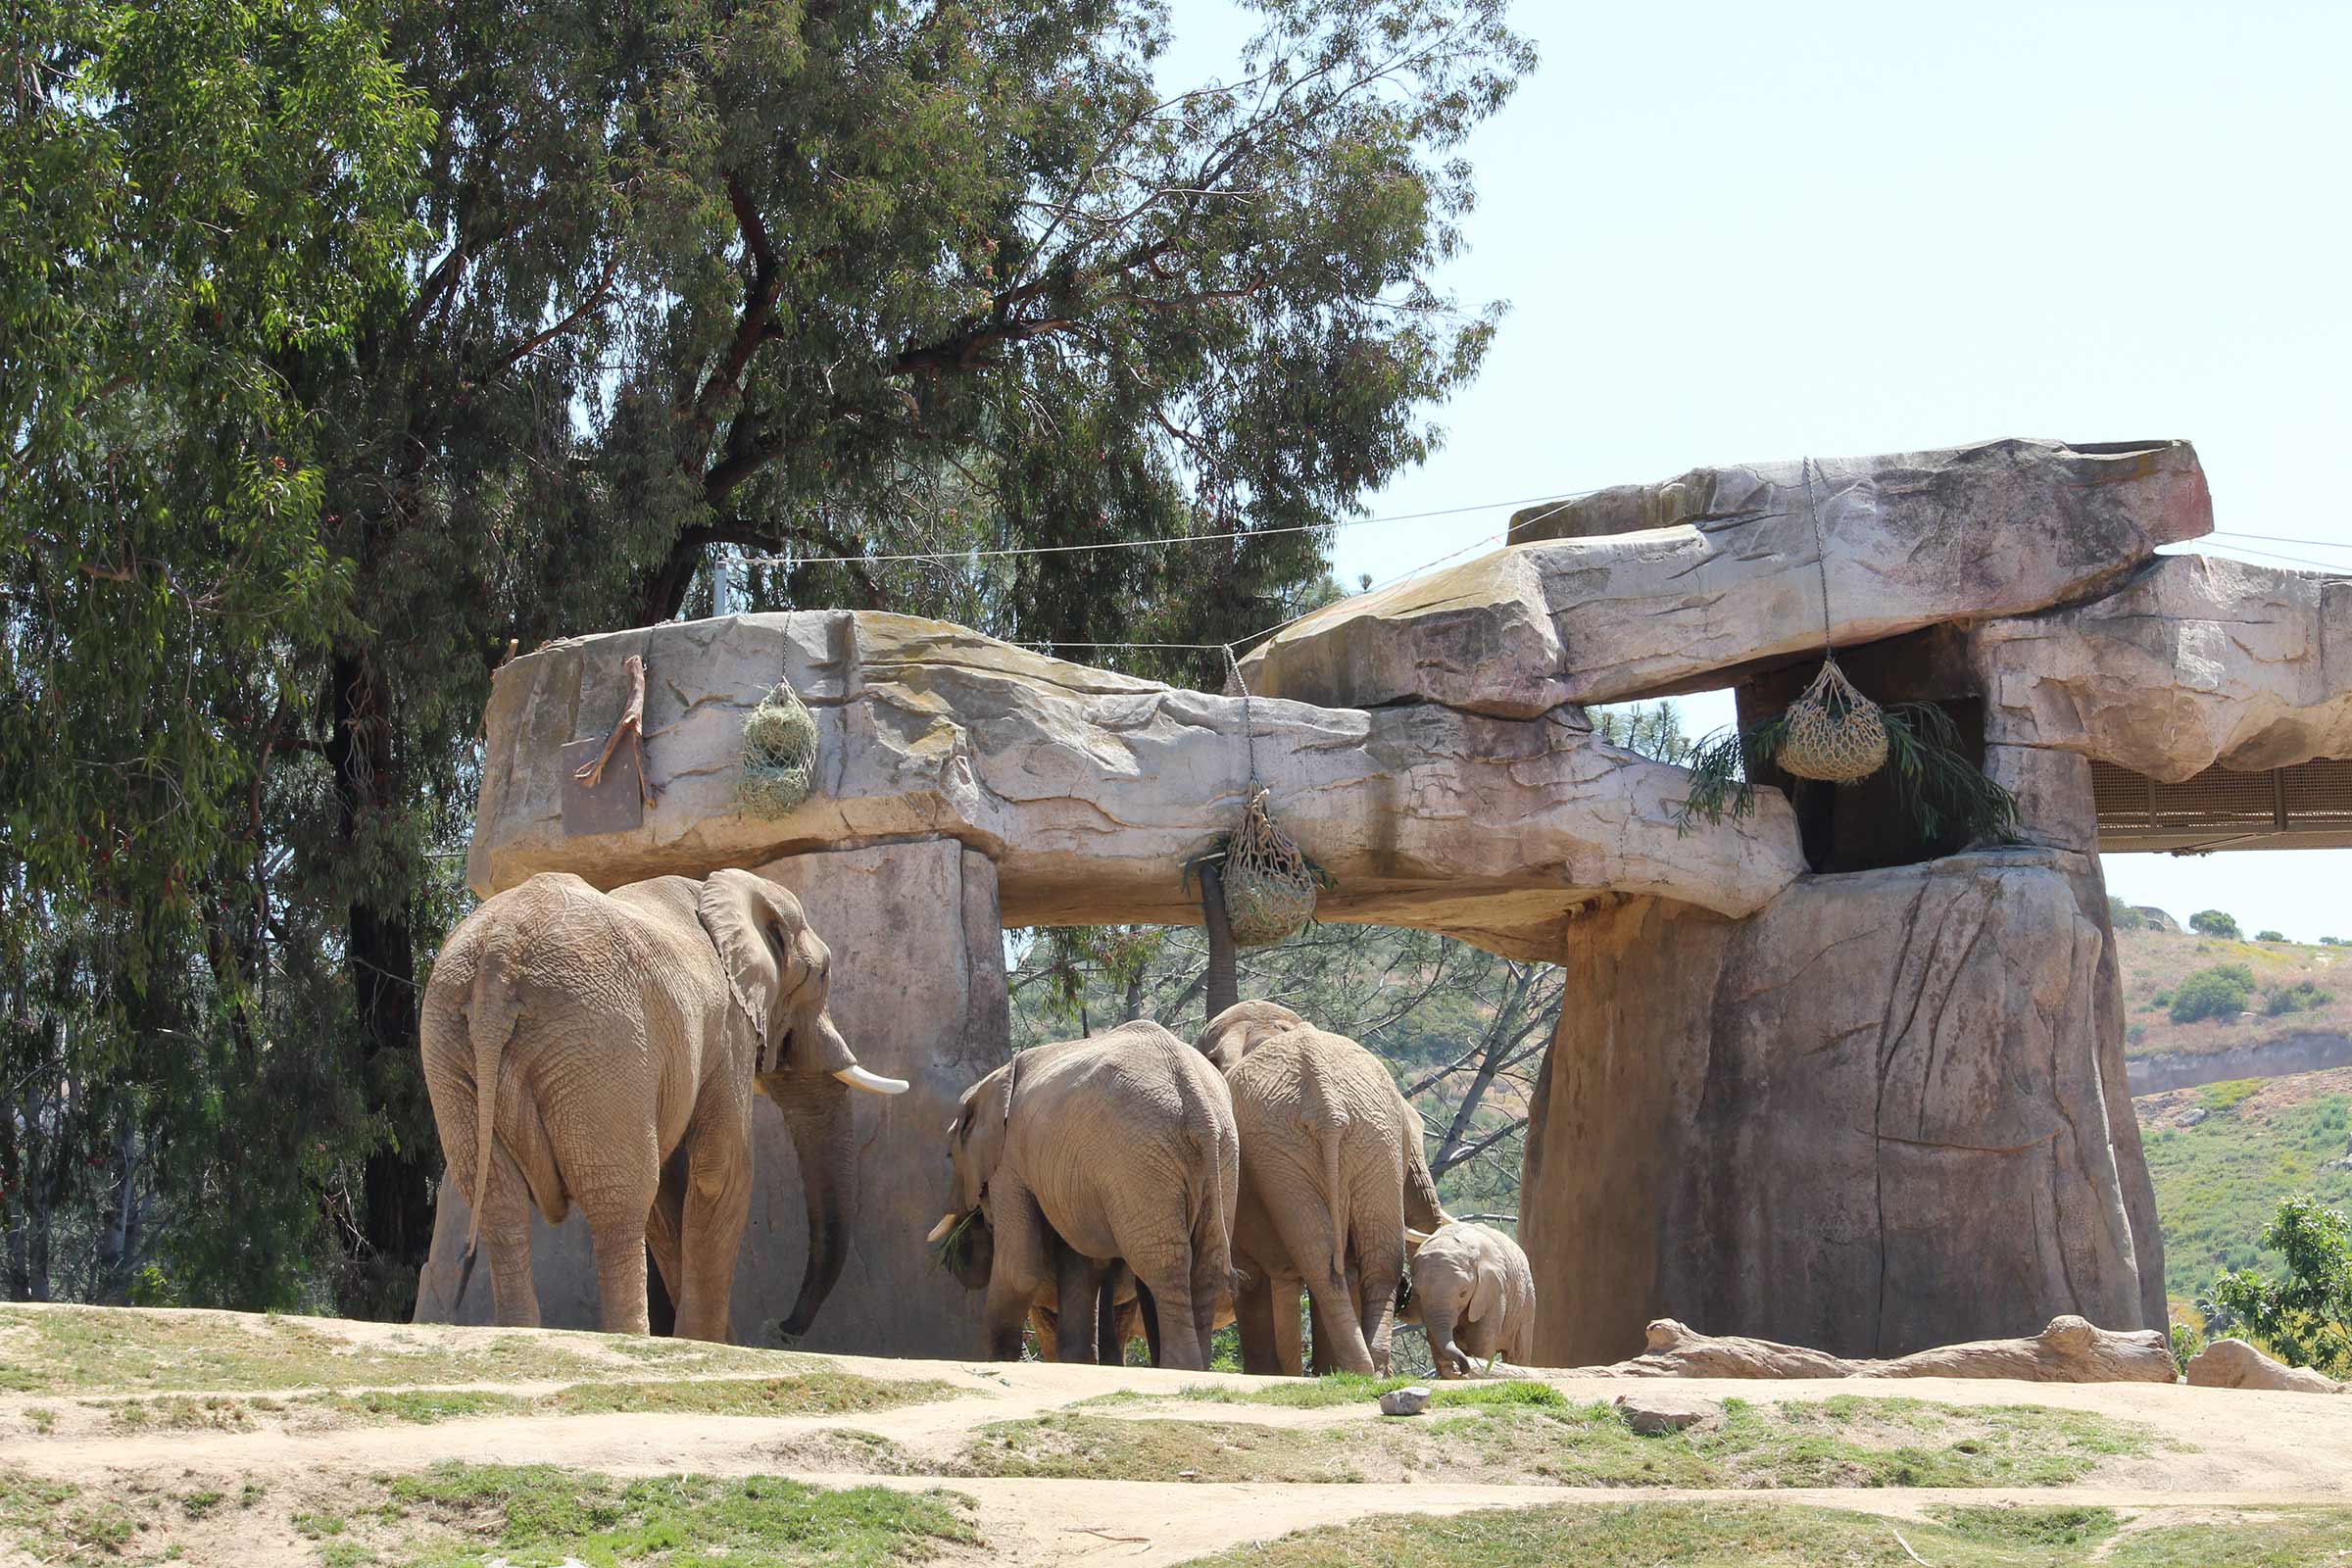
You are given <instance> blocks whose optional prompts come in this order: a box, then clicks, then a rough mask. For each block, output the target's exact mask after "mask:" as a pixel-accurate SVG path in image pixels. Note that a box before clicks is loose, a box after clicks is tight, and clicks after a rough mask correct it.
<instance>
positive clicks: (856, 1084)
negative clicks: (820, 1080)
mask: <svg viewBox="0 0 2352 1568" xmlns="http://www.w3.org/2000/svg"><path fill="white" fill-rule="evenodd" d="M833 1076H834V1077H836V1078H838V1079H840V1080H841V1081H842V1082H843V1083H845V1084H848V1085H849V1086H850V1087H851V1088H852V1089H862V1090H864V1091H865V1092H866V1093H867V1094H869V1095H903V1094H905V1093H906V1092H907V1080H906V1079H904V1078H885V1077H883V1076H882V1075H881V1074H880V1073H878V1072H867V1071H866V1070H865V1069H864V1068H863V1067H860V1066H858V1065H857V1064H856V1063H854V1062H853V1063H852V1064H851V1065H849V1066H847V1067H844V1068H842V1069H841V1071H839V1072H837V1073H835V1074H834V1075H833Z"/></svg>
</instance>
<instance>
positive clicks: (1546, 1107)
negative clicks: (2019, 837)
mask: <svg viewBox="0 0 2352 1568" xmlns="http://www.w3.org/2000/svg"><path fill="white" fill-rule="evenodd" d="M2103 899H2104V892H2103V889H2101V888H2100V886H2099V885H2098V882H2097V878H2096V875H2095V872H2094V871H2092V870H2091V869H2090V868H2089V867H2088V866H2086V865H2084V864H2082V862H2081V861H2080V860H2079V859H2078V858H2074V857H2069V856H2065V855H2061V854H2057V853H2054V852H2049V851H2040V850H2018V851H1999V852H1990V853H1980V854H1972V855H1963V856H1955V857H1952V858H1947V859H1942V860H1936V861H1931V862H1929V863H1926V864H1923V865H1915V866H1902V867H1896V868H1892V869H1887V870H1880V871H1864V872H1855V873H1850V874H1847V875H1843V876H1834V877H1817V878H1811V879H1808V880H1806V881H1803V882H1800V883H1798V884H1797V885H1796V886H1794V887H1792V888H1790V889H1789V892H1788V893H1786V894H1784V895H1782V897H1781V898H1780V899H1778V900H1776V901H1774V903H1773V904H1771V905H1770V906H1768V907H1766V908H1764V909H1763V910H1762V911H1760V912H1758V913H1757V914H1755V915H1753V916H1750V917H1748V918H1747V919H1745V920H1729V919H1725V918H1723V917H1722V916H1719V915H1714V914H1709V913H1706V912H1703V911H1699V910H1694V909H1691V908H1690V907H1686V906H1677V905H1670V904H1666V903H1664V902H1662V901H1658V900H1652V899H1632V900H1626V901H1623V902H1621V903H1618V904H1616V905H1615V906H1613V907H1606V908H1600V909H1595V910H1594V911H1593V912H1592V913H1589V914H1587V915H1585V916H1583V917H1582V918H1581V919H1580V920H1579V921H1578V922H1577V925H1576V928H1575V930H1574V931H1573V932H1572V934H1571V938H1570V941H1569V943H1568V951H1567V964H1568V971H1569V973H1568V986H1567V995H1568V998H1569V999H1570V1000H1569V1002H1568V1004H1567V1005H1564V1006H1563V1007H1562V1008H1561V1015H1560V1022H1559V1028H1558V1031H1557V1033H1556V1035H1555V1036H1554V1039H1553V1044H1552V1049H1551V1052H1550V1054H1549V1055H1548V1056H1547V1057H1546V1058H1545V1062H1544V1072H1543V1076H1542V1078H1541V1080H1540V1082H1539V1085H1538V1089H1537V1098H1536V1103H1535V1106H1534V1119H1533V1121H1532V1123H1531V1125H1530V1128H1529V1132H1528V1146H1527V1149H1528V1152H1527V1169H1526V1179H1525V1183H1524V1186H1523V1189H1522V1191H1521V1194H1520V1208H1519V1212H1520V1232H1519V1234H1520V1239H1521V1241H1522V1243H1523V1245H1524V1246H1525V1247H1526V1249H1527V1251H1528V1256H1529V1258H1530V1260H1531V1262H1532V1263H1533V1265H1534V1267H1535V1271H1536V1297H1537V1299H1538V1300H1540V1301H1541V1302H1543V1313H1542V1317H1541V1321H1540V1323H1539V1327H1538V1357H1537V1358H1538V1359H1539V1360H1540V1361H1541V1362H1542V1363H1544V1364H1545V1365H1550V1366H1574V1365H1579V1364H1584V1363H1593V1362H1601V1361H1607V1360H1612V1359H1615V1358H1617V1357H1619V1356H1622V1355H1625V1354H1629V1353H1631V1352H1632V1351H1633V1350H1634V1349H1635V1348H1636V1346H1637V1345H1638V1344H1639V1343H1640V1335H1641V1327H1640V1325H1641V1324H1642V1323H1643V1322H1645V1321H1647V1320H1648V1319H1650V1318H1653V1317H1664V1316H1670V1315H1671V1316H1677V1317H1683V1318H1696V1319H1698V1320H1699V1321H1702V1322H1707V1323H1711V1324H1722V1325H1726V1326H1731V1327H1735V1328H1736V1329H1737V1330H1738V1332H1740V1333H1741V1334H1747V1335H1755V1336H1760V1337H1763V1338H1768V1339H1772V1340H1777V1341H1781V1342H1785V1343H1789V1344H1797V1345H1808V1346H1814V1347H1817V1348H1821V1349H1823V1350H1826V1351H1829V1352H1831V1353H1833V1354H1837V1355H1843V1356H1889V1355H1900V1354H1903V1353H1905V1352H1908V1351H1911V1350H1917V1349H1923V1348H1928V1347H1930V1346H1935V1345H1944V1344H1950V1343H1952V1342H1955V1341H1960V1340H1966V1339H1971V1338H1978V1337H1985V1336H1987V1335H1999V1334H2004V1333H2006V1334H2022V1333H2028V1332H2031V1331H2032V1330H2033V1329H2034V1326H2036V1325H2039V1324H2043V1323H2046V1322H2048V1321H2049V1319H2050V1318H2052V1317H2053V1316H2056V1315H2058V1314H2060V1313H2065V1312H2077V1313H2081V1314H2082V1315H2084V1316H2086V1317H2090V1318H2093V1319H2095V1320H2098V1321H2101V1322H2105V1323H2112V1324H2119V1325H2125V1326H2136V1325H2138V1324H2142V1323H2160V1322H2162V1321H2163V1310H2164V1299H2163V1286H2162V1278H2161V1269H2160V1268H2152V1267H2151V1266H2150V1265H2151V1263H2152V1262H2153V1260H2154V1259H2156V1258H2157V1257H2159V1256H2160V1255H2161V1253H2160V1247H2161V1244H2160V1243H2159V1241H2158V1239H2157V1232H2156V1226H2155V1214H2154V1202H2153V1198H2152V1194H2151V1193H2150V1191H2149V1189H2148V1185H2147V1176H2146V1170H2145V1165H2144V1162H2143V1161H2142V1159H2141V1157H2140V1152H2139V1141H2138V1131H2137V1128H2136V1126H2135V1125H2134V1124H2133V1122H2132V1120H2131V1103H2130V1101H2129V1099H2128V1097H2127V1093H2126V1084H2125V1075H2124V1065H2123V1039H2122V1028H2121V1021H2120V1012H2119V1006H2120V1004H2119V999H2118V995H2117V983H2116V976H2115V970H2114V965H2113V959H2112V956H2111V953H2110V952H2109V949H2110V946H2111V942H2110V938H2109V936H2108V933H2107V930H2106V926H2105V922H2104V906H2103V902H2101V901H2103Z"/></svg>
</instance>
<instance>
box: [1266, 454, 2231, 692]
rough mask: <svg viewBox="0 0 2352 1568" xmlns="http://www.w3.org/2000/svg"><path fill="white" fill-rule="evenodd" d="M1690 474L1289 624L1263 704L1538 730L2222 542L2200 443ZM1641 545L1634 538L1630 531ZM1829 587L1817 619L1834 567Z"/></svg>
mask: <svg viewBox="0 0 2352 1568" xmlns="http://www.w3.org/2000/svg"><path fill="white" fill-rule="evenodd" d="M1812 492H1813V503H1812V511H1813V514H1814V515H1808V509H1807V503H1806V486H1805V483H1804V479H1803V476H1802V475H1801V474H1800V472H1799V466H1798V465H1797V464H1795V463H1768V464H1754V465H1747V466H1740V467H1724V468H1694V469H1692V470H1691V472H1689V473H1686V474H1684V475H1682V476H1681V477H1680V478H1676V479H1671V480H1668V481H1666V482H1665V483H1663V484H1659V485H1649V486H1635V487H1628V488H1626V489H1621V490H1613V491H1603V492H1601V493H1600V494H1599V495H1596V496H1593V497H1590V498H1588V499H1586V500H1583V501H1580V502H1575V503H1571V504H1568V505H1566V506H1562V507H1557V508H1551V509H1544V508H1538V509H1534V510H1533V511H1532V512H1531V513H1527V514H1522V515H1521V517H1522V520H1521V521H1520V522H1519V524H1518V525H1517V526H1514V528H1513V529H1512V534H1511V537H1512V540H1513V541H1514V542H1513V543H1512V544H1511V545H1510V546H1509V547H1508V548H1506V549H1503V550H1498V551H1495V552H1494V553H1492V554H1489V555H1485V556H1481V557H1479V558H1477V559H1475V560H1472V561H1469V562H1466V563H1464V564H1461V565H1459V566H1453V567H1449V568H1446V569H1445V570H1442V571H1435V572H1431V573H1429V574H1427V575H1425V576H1422V577H1418V578H1415V579H1413V580H1412V581H1410V582H1406V583H1402V584H1399V585H1398V586H1397V587H1394V588H1388V589H1384V590H1382V591H1380V592H1378V593H1371V594H1362V595H1358V596H1357V597H1355V598H1353V599H1348V600H1343V601H1342V602H1341V603H1339V604H1337V605H1334V606H1332V607H1331V608H1330V609H1328V610H1324V611H1320V612H1318V613H1315V614H1312V615H1309V616H1307V617H1306V618H1305V619H1303V620H1300V621H1299V622H1298V623H1296V624H1295V625H1292V626H1289V627H1286V628H1285V629H1283V630H1282V631H1281V632H1279V633H1277V634H1276V635H1275V636H1274V637H1273V638H1272V639H1270V640H1269V641H1267V642H1266V643H1264V644H1262V645H1260V646H1259V647H1258V648H1257V649H1255V650H1253V651H1252V652H1251V653H1250V657H1249V658H1247V659H1245V660H1244V661H1243V662H1242V673H1243V676H1244V678H1245V679H1246V680H1248V682H1249V683H1250V690H1251V691H1253V692H1262V693H1264V694H1266V695H1267V696H1272V697H1288V698H1295V699H1297V700H1299V701H1301V702H1311V703H1324V704H1330V705H1333V706H1336V707H1367V708H1368V707H1375V706H1378V705H1382V704H1388V703H1397V702H1426V703H1436V704H1442V705H1444V706H1446V707H1450V708H1458V709H1463V710H1466V711H1472V712H1481V713H1494V714H1497V715H1500V716H1504V717H1513V718H1526V717H1532V716H1534V715H1536V714H1538V713H1543V712H1546V711H1550V710H1551V709H1553V708H1555V707H1557V706H1558V705H1559V704H1561V703H1613V702H1622V701H1625V700H1627V699H1629V698H1635V697H1647V696H1655V695H1659V694H1663V693H1671V692H1676V691H1691V690H1696V689H1698V688H1700V687H1702V686H1708V685H1714V686H1721V685H1725V684H1728V680H1729V674H1731V673H1736V672H1739V671H1740V670H1741V669H1742V668H1743V667H1744V666H1748V665H1751V664H1754V663H1756V662H1760V661H1766V660H1771V659H1774V658H1790V657H1794V656H1798V655H1802V654H1804V653H1806V652H1808V651H1814V650H1818V649H1819V648H1820V647H1821V646H1822V644H1823V642H1824V639H1825V631H1826V633H1827V640H1829V641H1831V642H1834V643H1837V644H1839V645H1843V644H1847V643H1856V642H1867V641H1872V640H1875V639H1878V638H1884V637H1891V636H1894V635H1896V634H1898V633H1901V632H1908V631H1914V630H1917V629H1919V628H1920V627H1923V626H1929V625H1934V624H1936V623H1938V622H1944V621H1953V620H1966V619H1975V618H1982V617H1986V616H1993V615H2016V614H2023V613H2028V612H2032V611H2037V610H2042V609H2045V608H2047V607H2049V606H2051V605H2057V604H2064V603H2068V602H2071V601H2074V600H2078V599H2082V598H2084V597H2087V596H2091V595H2093V594H2095V593H2097V592H2098V591H2100V590H2101V589H2103V588H2105V587H2106V586H2108V585H2110V584H2112V583H2114V582H2116V581H2118V580H2120V579H2121V578H2122V577H2124V576H2125V575H2127V574H2128V573H2129V572H2130V571H2131V569H2132V568H2133V567H2135V566H2136V565H2138V564H2140V563H2141V562H2144V561H2146V560H2148V559H2149V558H2150V557H2152V556H2153V555H2154V553H2155V550H2156V547H2157V546H2159V545H2166V544H2177V543H2180V541H2182V540H2186V539H2193V538H2196V537H2198V536H2199V535H2202V534H2204V533H2207V532H2210V531H2211V529H2212V527H2213V501H2212V496H2211V494H2210V493H2209V492H2208V490H2207V489H2206V484H2205V474H2204V470H2203V468H2202V467H2201V466H2199V465H2198V463H2197V458H2196V453H2195V451H2194V450H2193V449H2191V448H2190V447H2189V445H2188V444H2187V443H2186V442H2184V441H2163V442H2142V443H2131V444H2119V445H2114V446H2070V445H2067V444H2065V443H2062V442H2056V441H1994V442H1987V443H1985V444H1984V445H1981V446H1973V447H1960V448H1955V449H1952V450H1948V451H1939V452H1912V453H1897V454H1894V455H1891V456H1887V457H1878V458H1852V459H1829V460H1823V461H1820V462H1817V463H1816V464H1815V466H1814V478H1813V484H1812ZM1815 515H1817V516H1818V523H1819V530H1820V538H1821V540H1822V546H1821V547H1820V548H1816V546H1815V543H1814V540H1815ZM1628 529H1631V530H1638V531H1625V530H1628ZM1825 560H1826V564H1827V569H1828V578H1829V623H1828V625H1827V626H1826V628H1825V626H1824V622H1823V607H1822V577H1821V572H1822V564H1823V563H1824V562H1825Z"/></svg>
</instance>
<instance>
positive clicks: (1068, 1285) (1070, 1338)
mask: <svg viewBox="0 0 2352 1568" xmlns="http://www.w3.org/2000/svg"><path fill="white" fill-rule="evenodd" d="M1054 1296H1055V1298H1056V1301H1055V1306H1054V1314H1055V1316H1056V1317H1057V1318H1058V1320H1059V1321H1057V1322H1056V1323H1055V1324H1054V1354H1055V1356H1056V1357H1057V1358H1058V1359H1060V1360H1063V1361H1077V1362H1091V1361H1093V1360H1094V1359H1095V1352H1096V1348H1097V1346H1096V1328H1097V1324H1098V1323H1099V1321H1100V1320H1099V1319H1098V1318H1097V1317H1096V1315H1095V1313H1096V1308H1097V1305H1098V1303H1099V1302H1100V1301H1101V1299H1102V1296H1103V1265H1102V1264H1100V1263H1097V1262H1096V1261H1095V1260H1094V1259H1093V1258H1091V1257H1082V1256H1080V1255H1079V1254H1078V1253H1077V1252H1076V1251H1074V1250H1071V1249H1070V1248H1067V1247H1064V1248H1062V1249H1061V1251H1060V1255H1059V1256H1058V1257H1056V1258H1055V1259H1054ZM1112 1315H1113V1316H1115V1314H1112Z"/></svg>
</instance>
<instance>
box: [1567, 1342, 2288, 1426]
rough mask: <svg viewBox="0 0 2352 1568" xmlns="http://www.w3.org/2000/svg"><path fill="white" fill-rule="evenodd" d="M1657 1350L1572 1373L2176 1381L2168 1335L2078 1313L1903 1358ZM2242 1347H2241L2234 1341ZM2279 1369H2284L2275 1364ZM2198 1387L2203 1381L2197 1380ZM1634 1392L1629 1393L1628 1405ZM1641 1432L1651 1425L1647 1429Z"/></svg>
mask: <svg viewBox="0 0 2352 1568" xmlns="http://www.w3.org/2000/svg"><path fill="white" fill-rule="evenodd" d="M1645 1337H1646V1339H1647V1342H1648V1344H1647V1348H1645V1349H1644V1350H1643V1351H1642V1354H1640V1355H1638V1356H1636V1357H1634V1358H1633V1359H1631V1360H1627V1361H1615V1362H1611V1363H1610V1364H1609V1365H1607V1366H1580V1367H1575V1368H1572V1369H1570V1373H1569V1375H1572V1376H1576V1377H1607V1378H2010V1379H2014V1380H2016V1381H2019V1382H2024V1383H2171V1382H2173V1381H2175V1373H2174V1368H2173V1352H2172V1348H2171V1347H2170V1346H2169V1345H2168V1344H2167V1343H2166V1341H2165V1336H2164V1332H2163V1331H2162V1330H2161V1329H2131V1330H2127V1331H2124V1332H2121V1333H2118V1332H2115V1331H2113V1330H2109V1329H2102V1328H2096V1327H2094V1326H2092V1325H2091V1324H2089V1323H2087V1322H2085V1321H2084V1320H2082V1318H2079V1317H2075V1316H2072V1315H2071V1314H2070V1315H2066V1316H2060V1317H2056V1318H2052V1319H2051V1320H2050V1323H2049V1326H2048V1327H2046V1328H2044V1329H2043V1330H2042V1331H2041V1332H2040V1333H2039V1334H2036V1335H2034V1337H2033V1338H2031V1339H2019V1340H1976V1341H1972V1342H1970V1343H1968V1344H1966V1345H1939V1346H1937V1347H1936V1348H1934V1349H1932V1350H1919V1351H1915V1352H1914V1353H1912V1354H1910V1355H1905V1356H1897V1357H1896V1358H1894V1359H1893V1360H1888V1361H1881V1360H1870V1359H1848V1358H1846V1357H1843V1356H1836V1355H1830V1354H1827V1353H1826V1352H1824V1351H1821V1350H1811V1349H1807V1348H1804V1347H1803V1346H1801V1345H1776V1344H1774V1343H1773V1342H1772V1341H1770V1340H1751V1339H1743V1338H1740V1337H1737V1336H1721V1337H1719V1336H1716V1335H1711V1334H1700V1333H1697V1332H1696V1331H1694V1330H1692V1329H1690V1328H1688V1327H1686V1326H1684V1325H1683V1324H1681V1323H1677V1322H1676V1321H1675V1320H1674V1319H1672V1318H1660V1319H1658V1320H1657V1321H1656V1322H1654V1323H1652V1324H1650V1325H1649V1328H1648V1329H1647V1331H1646V1335H1645ZM2225 1343H2230V1344H2234V1343H2235V1342H2234V1341H2229V1342H2225ZM2274 1364H2276V1363H2274ZM2191 1381H2192V1382H2193V1381H2194V1379H2193V1378H2192V1379H2191ZM1630 1398H1632V1396H1622V1395H1621V1396H1619V1397H1618V1399H1617V1403H1618V1405H1619V1406H1620V1407H1625V1406H1626V1405H1627V1402H1628V1400H1629V1399H1630ZM1635 1430H1636V1431H1641V1430H1642V1429H1641V1428H1639V1427H1637V1428H1635Z"/></svg>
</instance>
